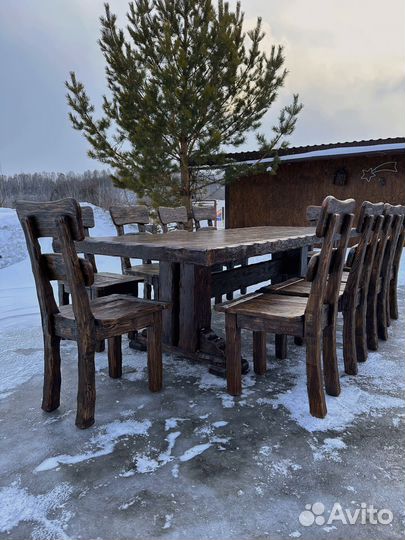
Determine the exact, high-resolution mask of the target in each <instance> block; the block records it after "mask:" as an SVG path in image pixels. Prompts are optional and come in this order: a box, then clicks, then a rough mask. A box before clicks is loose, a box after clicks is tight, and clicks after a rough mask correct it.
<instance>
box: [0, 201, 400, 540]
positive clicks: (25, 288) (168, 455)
mask: <svg viewBox="0 0 405 540" xmlns="http://www.w3.org/2000/svg"><path fill="white" fill-rule="evenodd" d="M94 212H95V221H96V227H95V229H93V230H92V235H93V236H109V235H114V234H115V229H114V227H113V224H112V223H111V220H110V217H109V214H108V213H107V212H105V211H104V210H102V209H100V208H97V207H94ZM44 247H45V248H47V249H49V248H50V245H49V242H48V245H45V246H44ZM0 255H1V256H2V258H1V259H0V264H1V269H0V331H1V336H2V339H1V345H0V407H2V408H1V409H0V410H1V411H2V414H4V416H3V417H2V416H0V428H2V431H0V433H1V435H0V443H1V444H4V447H5V448H6V449H7V450H6V451H4V452H0V538H21V537H26V538H27V537H31V538H34V539H35V538H51V539H52V538H55V539H59V538H69V537H71V538H76V537H79V536H81V537H83V538H88V537H92V538H93V537H94V538H95V537H99V538H107V537H120V534H122V538H132V537H135V536H136V537H139V538H146V537H148V538H152V537H153V538H155V537H157V536H160V535H163V534H164V535H165V536H167V537H168V538H219V537H223V538H242V537H243V538H247V537H249V538H250V537H253V536H255V537H256V536H257V537H260V538H265V537H270V536H271V537H274V538H281V537H282V538H286V537H297V538H298V537H301V538H303V539H304V538H308V539H309V538H315V536H314V535H315V534H316V533H318V536H316V537H317V538H319V537H320V536H319V535H323V537H325V535H326V533H328V535H329V537H330V538H344V537H346V536H345V534H344V533H345V532H346V531H345V530H343V531H342V529H340V530H339V529H337V530H336V531H334V529H333V527H329V528H321V527H319V528H318V529H316V528H315V529H314V528H310V527H309V528H308V529H306V528H305V527H302V526H301V525H300V524H299V522H298V515H299V512H300V511H301V510H303V509H304V505H305V503H307V502H315V501H318V500H322V501H323V502H324V503H325V504H329V503H331V504H333V501H335V500H339V501H340V502H342V505H344V501H346V505H349V504H350V502H351V500H352V499H355V500H356V501H357V503H358V505H359V504H360V501H366V502H369V501H374V498H375V497H376V498H377V499H378V500H377V502H378V504H379V505H380V507H382V506H384V507H388V508H393V509H394V510H395V507H394V506H393V505H395V504H396V502H395V501H396V500H397V499H398V497H397V493H398V492H400V493H402V491H403V489H402V488H403V483H401V484H399V483H400V479H399V472H398V471H399V468H400V464H401V463H400V456H399V455H398V453H399V450H398V445H399V442H398V441H399V440H400V433H401V431H400V429H401V430H402V425H403V418H404V414H403V405H404V402H403V399H402V397H403V390H404V377H403V351H404V335H403V314H402V310H403V301H402V296H401V304H402V310H401V320H400V321H398V322H395V323H394V324H393V325H392V327H391V328H390V339H389V340H388V342H386V343H385V344H382V346H381V348H380V351H379V352H377V353H371V354H370V356H369V360H368V361H367V363H366V364H363V365H361V366H360V369H359V375H358V376H357V377H349V376H345V375H344V373H343V370H342V372H341V374H342V377H341V383H342V394H341V396H340V397H339V398H333V397H330V396H328V397H327V403H328V416H327V417H326V419H324V420H318V419H315V418H313V417H311V416H310V415H309V414H308V406H307V397H306V377H305V351H304V348H302V347H301V348H300V347H295V346H294V345H293V344H291V345H290V355H289V358H288V361H277V360H275V359H274V355H273V352H272V351H273V342H272V341H271V340H272V338H271V337H269V373H268V375H267V376H266V377H264V378H263V377H262V378H259V377H256V376H255V374H254V373H252V372H250V373H249V374H248V375H246V376H245V377H244V380H243V386H244V390H243V394H242V396H241V398H240V399H235V398H233V397H231V396H229V395H228V394H227V393H226V388H225V382H224V380H222V379H219V378H217V377H215V376H213V375H211V374H209V373H208V371H207V368H206V366H205V365H200V364H195V363H194V364H193V363H189V362H186V361H182V362H180V361H179V360H178V359H177V358H176V357H174V356H171V355H167V354H165V358H164V377H165V388H164V391H163V392H162V393H160V394H158V395H155V394H154V395H152V394H150V393H148V392H147V389H146V384H145V380H146V361H145V353H141V352H136V351H133V350H131V349H129V348H128V342H127V340H126V339H124V341H123V357H124V373H123V377H122V379H121V380H120V381H115V380H111V379H109V377H108V376H107V374H108V369H107V354H106V353H100V354H97V358H96V364H97V375H96V377H97V392H98V394H97V396H98V397H97V411H96V425H95V426H94V428H92V429H89V430H86V431H79V430H76V429H75V427H74V409H75V390H76V388H75V382H74V381H75V371H76V370H75V358H76V351H75V345H74V343H71V342H63V343H62V356H63V370H64V371H63V385H62V390H63V392H62V405H61V408H60V409H59V410H58V411H55V413H52V414H45V413H43V412H42V411H41V410H40V394H41V382H42V371H43V353H42V336H41V329H40V318H39V310H38V305H37V298H36V291H35V285H34V282H33V278H32V272H31V267H30V262H29V259H28V257H27V254H26V250H25V241H24V237H23V233H22V231H21V228H20V225H19V222H18V219H17V217H16V214H15V211H14V210H10V209H0ZM97 264H98V267H99V269H100V270H104V271H115V272H120V262H119V259H118V258H112V257H111V258H108V257H97ZM404 285H405V260H404V258H403V260H402V265H401V273H400V286H401V295H403V291H404ZM214 324H215V325H216V326H215V328H216V330H217V331H218V332H221V329H222V327H223V320H222V318H221V317H220V316H216V318H215V320H214ZM245 338H246V339H245ZM341 339H342V337H341V332H339V336H338V340H339V343H338V348H339V360H340V362H342V353H341V350H342V343H341ZM243 347H244V354H245V355H246V357H247V358H249V359H251V343H250V339H249V338H248V336H247V335H244V339H243ZM341 367H342V364H341ZM16 409H17V412H14V411H15V410H16ZM3 411H5V412H3ZM13 415H14V416H13ZM9 429H11V431H9ZM388 456H389V457H388ZM362 459H364V460H365V462H362V461H361V460H362ZM339 467H340V468H339ZM370 471H372V472H370ZM368 475H369V476H370V477H368ZM401 482H402V481H401ZM377 484H378V485H379V486H380V490H379V491H378V493H374V491H375V490H374V489H373V486H374V485H377ZM398 485H399V487H398V488H397V487H396V486H398ZM390 490H391V491H390ZM398 490H399V491H398ZM401 490H402V491H401ZM370 493H372V496H373V498H370V497H371V495H370ZM387 493H388V495H387V497H391V498H392V500H391V499H390V502H388V503H387V502H386V500H385V499H384V497H383V496H385V494H387ZM401 496H402V495H401ZM399 499H400V497H399ZM399 499H398V500H399ZM208 501H209V502H208ZM352 502H353V501H352ZM357 503H356V504H357ZM240 504H242V505H243V507H246V509H245V508H244V509H243V511H241V508H238V505H240ZM390 505H391V506H390ZM398 505H399V506H400V500H399V503H398ZM94 509H96V513H94ZM213 509H215V512H213ZM107 512H111V514H110V516H109V518H108V519H104V515H105V516H107ZM399 512H400V511H399V510H398V513H399ZM89 516H91V517H92V518H91V519H89ZM96 518H100V521H103V519H104V522H103V523H101V524H100V526H99V527H97V519H96ZM398 519H399V517H398ZM127 523H129V525H127ZM126 526H128V527H129V529H125V527H126ZM109 527H110V528H109ZM138 527H139V529H138ZM327 529H328V530H327ZM396 530H397V529H396ZM122 531H124V532H122ZM125 531H126V532H125ZM136 531H138V532H136ZM352 531H354V529H351V530H350V533H351V537H352V538H360V537H361V536H356V535H354V533H353V532H352ZM360 531H361V530H360V529H356V533H357V532H359V533H360ZM379 531H380V529H379ZM131 533H133V535H132V536H131ZM335 533H336V534H335ZM388 534H389V533H388ZM2 535H3V536H2ZM339 535H340V536H339ZM342 535H343V536H342ZM321 537H322V536H321ZM382 537H383V536H381V537H380V538H382ZM385 537H386V536H384V538H385ZM386 538H388V537H386ZM392 538H397V536H392Z"/></svg>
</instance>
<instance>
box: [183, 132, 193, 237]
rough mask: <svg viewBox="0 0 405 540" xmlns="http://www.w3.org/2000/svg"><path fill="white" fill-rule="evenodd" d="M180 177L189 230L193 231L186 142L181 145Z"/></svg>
mask: <svg viewBox="0 0 405 540" xmlns="http://www.w3.org/2000/svg"><path fill="white" fill-rule="evenodd" d="M180 148H181V149H180V175H181V190H182V199H183V205H184V206H185V207H186V209H187V216H188V229H189V230H190V231H192V230H193V210H192V193H191V182H190V180H191V179H190V170H189V163H188V145H187V142H186V141H182V142H181V143H180Z"/></svg>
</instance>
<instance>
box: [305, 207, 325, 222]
mask: <svg viewBox="0 0 405 540" xmlns="http://www.w3.org/2000/svg"><path fill="white" fill-rule="evenodd" d="M321 208H322V207H321V206H307V210H306V218H307V221H308V223H309V224H310V225H312V226H313V227H316V224H317V223H318V219H319V216H320V215H321Z"/></svg>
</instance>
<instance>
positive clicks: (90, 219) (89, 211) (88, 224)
mask: <svg viewBox="0 0 405 540" xmlns="http://www.w3.org/2000/svg"><path fill="white" fill-rule="evenodd" d="M80 208H81V210H82V223H83V229H84V235H85V236H90V230H89V229H93V228H94V227H95V225H96V223H95V221H94V212H93V208H92V207H91V206H81V207H80ZM52 247H53V250H54V252H55V253H60V252H61V247H60V242H59V240H57V239H56V238H54V240H53V243H52ZM83 255H84V258H85V259H86V260H88V261H89V262H90V263H91V265H92V267H93V270H94V272H95V273H96V272H97V265H96V257H95V255H93V254H92V253H84V254H83Z"/></svg>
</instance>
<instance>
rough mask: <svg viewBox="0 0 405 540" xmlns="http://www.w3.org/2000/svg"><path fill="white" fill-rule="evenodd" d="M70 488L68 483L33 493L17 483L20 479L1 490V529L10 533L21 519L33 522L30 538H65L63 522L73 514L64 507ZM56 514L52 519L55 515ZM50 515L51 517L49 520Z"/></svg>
mask: <svg viewBox="0 0 405 540" xmlns="http://www.w3.org/2000/svg"><path fill="white" fill-rule="evenodd" d="M71 493H72V488H71V487H70V485H69V484H68V483H67V482H64V483H61V484H59V485H57V486H55V487H54V488H53V489H52V490H51V491H49V492H48V493H45V494H39V495H33V494H31V493H29V492H28V490H27V489H25V488H22V487H21V486H20V481H19V480H17V481H15V482H13V483H12V484H11V485H10V486H7V487H3V488H1V489H0V532H3V533H7V534H8V533H9V532H10V531H11V530H12V529H13V528H14V527H16V526H17V525H18V524H19V523H21V522H33V523H34V529H33V531H32V535H31V537H32V538H33V539H34V540H35V539H37V540H53V539H58V540H59V539H67V538H68V536H67V535H66V533H65V531H64V525H66V524H67V522H68V521H69V519H70V518H71V517H72V514H71V513H70V512H68V511H67V510H65V509H63V505H64V504H65V503H66V501H67V500H68V499H69V497H70V495H71ZM55 513H58V514H59V516H58V518H57V519H55V517H54V514H55ZM49 514H52V516H53V517H54V518H53V519H51V518H50V517H49Z"/></svg>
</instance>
